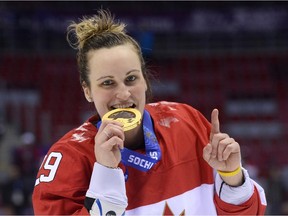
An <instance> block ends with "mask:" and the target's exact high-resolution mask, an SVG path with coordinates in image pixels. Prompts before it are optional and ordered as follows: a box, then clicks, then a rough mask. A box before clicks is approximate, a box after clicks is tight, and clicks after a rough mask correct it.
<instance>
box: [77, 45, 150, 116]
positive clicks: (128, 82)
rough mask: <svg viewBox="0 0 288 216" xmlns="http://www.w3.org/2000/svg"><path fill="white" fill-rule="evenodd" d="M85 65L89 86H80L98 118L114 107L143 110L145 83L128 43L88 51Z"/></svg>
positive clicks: (137, 61) (138, 63) (136, 59)
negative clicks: (86, 65) (87, 68)
mask: <svg viewBox="0 0 288 216" xmlns="http://www.w3.org/2000/svg"><path fill="white" fill-rule="evenodd" d="M88 67H89V72H90V73H89V80H90V88H89V87H88V86H85V85H83V90H84V93H85V97H86V99H87V100H88V101H93V102H94V105H95V108H96V110H97V112H98V114H99V115H100V117H101V118H102V116H103V115H104V114H105V113H107V112H108V111H110V110H112V109H115V108H128V107H130V108H131V107H132V108H136V109H138V110H139V111H140V112H141V113H142V114H143V111H144V106H145V103H146V101H145V99H146V90H147V84H146V81H145V79H144V77H143V74H142V70H141V63H140V60H139V57H138V56H137V54H136V52H135V51H134V49H133V47H132V46H131V45H129V44H127V45H120V46H116V47H112V48H102V49H99V50H96V51H91V52H89V53H88Z"/></svg>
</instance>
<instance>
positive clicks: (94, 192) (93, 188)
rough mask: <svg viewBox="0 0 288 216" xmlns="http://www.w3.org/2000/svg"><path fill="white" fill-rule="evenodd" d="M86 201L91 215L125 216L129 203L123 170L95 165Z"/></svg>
mask: <svg viewBox="0 0 288 216" xmlns="http://www.w3.org/2000/svg"><path fill="white" fill-rule="evenodd" d="M87 198H88V199H87ZM91 198H92V199H91ZM89 200H90V201H89ZM85 201H86V202H85V206H86V208H87V209H88V210H89V213H90V215H123V214H124V212H125V209H126V207H127V206H128V202H127V196H126V188H125V179H124V174H123V171H122V169H120V168H118V169H112V168H107V167H104V166H102V165H100V164H99V163H95V164H94V169H93V173H92V177H91V181H90V186H89V189H88V191H87V193H86V200H85Z"/></svg>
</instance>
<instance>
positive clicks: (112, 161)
mask: <svg viewBox="0 0 288 216" xmlns="http://www.w3.org/2000/svg"><path fill="white" fill-rule="evenodd" d="M140 123H141V113H140V112H139V111H138V110H136V109H132V108H127V109H114V110H111V111H110V112H108V113H106V114H105V115H104V116H103V118H102V123H101V126H100V127H99V130H98V133H97V135H96V136H95V149H94V151H95V156H96V159H97V162H98V163H100V164H102V165H104V166H106V167H110V168H116V167H118V164H119V162H120V161H121V152H120V149H123V148H124V140H125V135H124V132H125V131H128V130H132V129H134V128H136V127H137V126H138V125H139V124H140Z"/></svg>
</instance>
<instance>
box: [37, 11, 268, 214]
mask: <svg viewBox="0 0 288 216" xmlns="http://www.w3.org/2000/svg"><path fill="white" fill-rule="evenodd" d="M72 36H75V38H73V37H72ZM74 39H75V40H74ZM68 40H69V42H70V44H71V45H72V46H73V47H75V48H77V49H78V54H77V58H78V59H77V60H78V66H79V71H80V82H81V85H82V87H83V91H84V95H85V97H86V99H87V100H88V101H89V102H91V103H94V105H95V109H96V112H97V113H96V114H95V115H94V116H92V117H91V118H90V119H88V120H87V121H86V122H85V123H84V124H82V125H81V126H80V127H78V128H76V129H74V130H71V131H70V132H68V133H67V134H66V135H65V136H64V137H62V138H61V139H60V140H59V141H57V142H56V143H55V144H54V145H53V146H52V147H51V149H50V150H49V152H48V154H47V156H46V158H45V159H44V161H43V164H42V166H41V167H40V170H39V173H38V175H37V179H36V183H35V188H34V192H33V206H34V211H35V212H34V213H35V214H37V215H38V214H54V215H56V214H61V215H62V214H63V215H64V214H65V215H67V214H69V215H72V214H83V215H84V214H89V213H90V214H91V215H123V214H124V212H125V214H127V215H148V214H149V215H163V214H164V215H166V214H169V215H170V214H175V215H179V214H181V215H184V214H186V215H193V214H194V215H201V214H209V215H216V214H250V215H259V214H264V211H265V207H266V199H265V194H264V191H263V189H262V188H261V187H260V186H259V185H258V184H257V183H255V182H254V181H253V180H251V179H250V177H249V175H248V172H247V171H246V170H245V169H244V168H243V167H242V166H241V154H240V145H239V144H238V143H237V142H236V141H235V140H234V139H233V138H231V137H229V135H228V134H225V133H222V132H220V123H219V119H218V110H217V109H215V110H213V111H212V114H211V123H210V122H209V121H208V120H206V119H205V118H204V116H203V115H202V114H201V113H200V112H199V111H197V110H196V109H194V108H193V107H191V106H189V105H186V104H180V103H175V102H164V101H160V102H155V103H149V104H148V103H147V102H148V99H147V97H148V96H149V94H150V86H149V76H148V71H147V70H146V66H145V62H144V59H143V56H142V54H141V49H140V47H139V44H138V43H137V42H136V41H135V40H134V39H133V38H131V37H130V36H129V35H128V34H127V33H126V32H125V24H124V23H121V22H119V21H115V20H114V18H113V16H112V15H111V14H110V12H109V11H105V10H100V11H98V14H97V15H95V16H92V17H84V18H83V19H82V20H80V21H79V22H78V23H72V24H71V25H70V26H69V34H68ZM71 96H73V95H71ZM117 108H122V109H126V108H134V109H137V110H139V111H140V113H141V116H142V120H141V122H140V124H139V125H137V126H136V127H135V128H134V129H132V130H130V131H125V132H124V129H123V124H122V123H119V122H117V121H113V120H103V119H102V117H103V115H104V114H106V113H107V112H108V111H111V110H114V109H117ZM214 171H216V172H215V173H214Z"/></svg>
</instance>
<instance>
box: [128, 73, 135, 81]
mask: <svg viewBox="0 0 288 216" xmlns="http://www.w3.org/2000/svg"><path fill="white" fill-rule="evenodd" d="M135 80H136V76H134V75H131V76H128V77H127V78H126V81H128V82H133V81H135Z"/></svg>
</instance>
